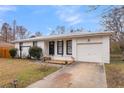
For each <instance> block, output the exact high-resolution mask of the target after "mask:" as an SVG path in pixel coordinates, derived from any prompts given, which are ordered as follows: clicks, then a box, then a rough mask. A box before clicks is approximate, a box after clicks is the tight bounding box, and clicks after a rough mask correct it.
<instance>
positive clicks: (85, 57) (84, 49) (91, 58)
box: [77, 42, 103, 62]
mask: <svg viewBox="0 0 124 93" xmlns="http://www.w3.org/2000/svg"><path fill="white" fill-rule="evenodd" d="M102 53H103V52H102V42H101V43H100V42H99V43H98V42H96V43H95V42H93V43H77V59H78V60H79V61H82V62H83V61H85V62H102Z"/></svg>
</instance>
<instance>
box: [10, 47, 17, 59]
mask: <svg viewBox="0 0 124 93" xmlns="http://www.w3.org/2000/svg"><path fill="white" fill-rule="evenodd" d="M9 53H10V56H11V57H12V58H14V57H15V56H16V55H17V49H16V48H11V49H10V50H9Z"/></svg>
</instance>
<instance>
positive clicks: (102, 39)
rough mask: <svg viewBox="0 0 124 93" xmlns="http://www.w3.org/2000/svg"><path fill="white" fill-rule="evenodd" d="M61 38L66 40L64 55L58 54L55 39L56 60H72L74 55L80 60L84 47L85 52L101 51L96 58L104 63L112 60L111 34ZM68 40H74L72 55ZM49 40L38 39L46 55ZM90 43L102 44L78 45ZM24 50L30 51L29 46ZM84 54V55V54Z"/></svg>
mask: <svg viewBox="0 0 124 93" xmlns="http://www.w3.org/2000/svg"><path fill="white" fill-rule="evenodd" d="M60 40H63V41H64V46H63V47H64V52H63V53H64V54H63V55H58V54H57V41H58V39H57V40H53V41H55V49H54V50H55V55H54V56H51V57H52V59H55V60H72V57H73V58H74V59H75V60H76V61H78V60H79V59H80V58H79V56H78V54H77V52H78V53H79V54H80V55H81V53H82V51H80V50H82V48H83V51H85V52H87V51H88V50H89V51H91V52H92V51H93V50H94V51H93V52H94V54H98V52H100V53H99V54H100V56H96V57H98V58H96V59H97V61H98V60H99V62H103V63H109V62H110V45H109V43H110V41H109V36H95V37H94V36H92V37H82V38H72V39H70V38H69V39H60ZM66 40H72V55H67V54H66ZM49 41H50V40H46V41H37V42H38V43H37V45H38V46H39V47H41V48H42V49H43V54H44V55H45V56H49ZM88 43H92V44H93V43H94V44H95V43H100V44H101V45H99V44H98V45H97V44H96V47H95V46H94V45H91V46H90V45H89V46H88V45H86V46H84V47H82V46H79V47H78V44H88ZM23 46H33V41H32V42H31V41H30V42H24V43H23ZM15 47H16V48H18V50H19V43H15ZM92 47H94V49H90V48H92ZM78 48H80V49H78ZM88 48H89V49H88ZM85 49H86V50H85ZM24 51H25V52H28V48H27V49H24ZM89 51H88V52H89ZM95 51H96V52H95ZM18 54H20V53H19V51H18ZM82 55H84V54H82ZM84 56H85V55H84ZM86 57H87V56H85V58H84V59H83V58H82V59H81V60H80V61H82V62H83V61H85V59H86ZM92 57H93V56H92ZM94 58H95V57H94ZM87 59H88V58H87ZM89 61H90V62H91V60H89Z"/></svg>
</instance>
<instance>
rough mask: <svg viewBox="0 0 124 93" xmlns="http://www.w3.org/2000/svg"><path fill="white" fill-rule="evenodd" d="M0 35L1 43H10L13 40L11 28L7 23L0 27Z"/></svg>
mask: <svg viewBox="0 0 124 93" xmlns="http://www.w3.org/2000/svg"><path fill="white" fill-rule="evenodd" d="M1 35H2V41H3V42H10V41H11V40H12V39H13V33H12V28H11V27H10V25H9V24H8V23H3V25H2V27H1Z"/></svg>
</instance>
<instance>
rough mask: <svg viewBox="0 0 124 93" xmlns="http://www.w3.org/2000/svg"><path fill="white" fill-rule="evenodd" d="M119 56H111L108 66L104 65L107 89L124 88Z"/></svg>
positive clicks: (123, 75) (123, 68)
mask: <svg viewBox="0 0 124 93" xmlns="http://www.w3.org/2000/svg"><path fill="white" fill-rule="evenodd" d="M121 58H122V57H121V55H111V62H110V64H105V68H106V77H107V85H108V87H114V88H119V87H124V61H122V60H121Z"/></svg>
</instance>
